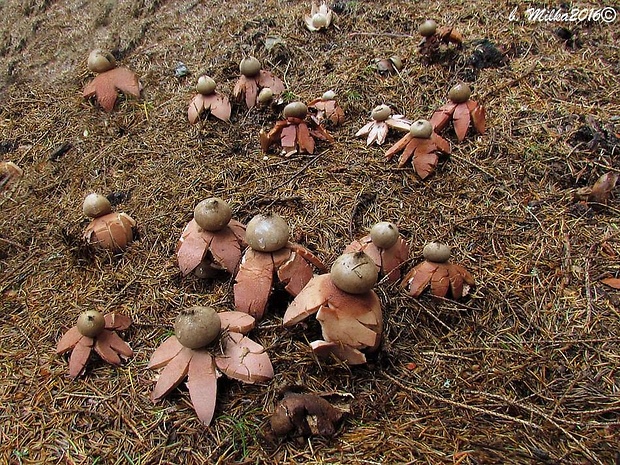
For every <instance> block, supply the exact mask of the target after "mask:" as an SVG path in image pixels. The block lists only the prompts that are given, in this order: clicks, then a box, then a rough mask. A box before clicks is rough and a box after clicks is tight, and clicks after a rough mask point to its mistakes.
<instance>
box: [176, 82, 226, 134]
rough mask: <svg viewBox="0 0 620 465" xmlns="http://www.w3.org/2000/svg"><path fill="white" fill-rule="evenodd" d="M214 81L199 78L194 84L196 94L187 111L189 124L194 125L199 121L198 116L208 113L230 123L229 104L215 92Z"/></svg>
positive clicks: (224, 97)
mask: <svg viewBox="0 0 620 465" xmlns="http://www.w3.org/2000/svg"><path fill="white" fill-rule="evenodd" d="M215 86H216V84H215V81H214V80H213V79H212V78H210V77H209V76H204V75H203V76H200V77H199V78H198V83H197V84H196V91H197V92H198V93H197V94H196V95H195V96H194V98H193V99H192V101H191V102H190V104H189V108H188V109H187V119H188V120H189V122H190V124H195V123H197V122H198V120H199V119H200V115H202V114H203V113H206V112H209V113H211V114H212V115H213V116H215V117H216V118H218V119H220V120H222V121H225V122H229V121H230V113H231V108H230V102H229V101H228V97H226V96H225V95H222V94H218V93H217V92H215Z"/></svg>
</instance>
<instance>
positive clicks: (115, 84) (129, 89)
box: [83, 50, 142, 113]
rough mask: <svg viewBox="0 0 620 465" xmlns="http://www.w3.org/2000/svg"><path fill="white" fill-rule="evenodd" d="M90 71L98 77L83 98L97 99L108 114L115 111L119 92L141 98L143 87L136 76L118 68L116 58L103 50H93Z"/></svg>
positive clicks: (88, 87)
mask: <svg viewBox="0 0 620 465" xmlns="http://www.w3.org/2000/svg"><path fill="white" fill-rule="evenodd" d="M88 69H89V70H90V71H92V72H93V73H97V76H96V77H95V78H94V79H93V80H92V81H90V82H89V83H88V84H87V85H86V87H84V92H83V97H84V98H85V99H89V98H91V97H93V96H95V97H96V99H97V102H99V105H101V107H102V108H103V109H104V110H105V111H107V112H108V113H109V112H111V111H112V110H113V109H114V104H115V103H116V99H117V97H118V92H122V93H123V94H126V95H127V94H128V95H133V96H134V97H136V98H139V97H140V92H141V90H142V86H141V85H140V82H139V81H138V76H136V74H135V73H134V72H133V71H131V70H129V69H127V68H122V67H117V66H116V60H115V59H114V56H113V55H112V54H111V53H109V52H105V51H102V50H93V51H92V52H91V53H90V55H89V56H88Z"/></svg>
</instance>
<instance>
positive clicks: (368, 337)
mask: <svg viewBox="0 0 620 465" xmlns="http://www.w3.org/2000/svg"><path fill="white" fill-rule="evenodd" d="M377 276H378V271H377V266H376V265H375V263H374V262H373V261H372V259H371V258H370V257H369V256H368V255H366V254H365V253H364V252H354V253H346V254H344V255H341V256H340V257H339V258H338V259H337V260H336V261H335V262H334V265H333V266H332V269H331V272H330V273H328V274H324V275H319V276H315V277H313V278H312V279H311V280H310V281H309V282H308V284H307V285H306V287H304V288H303V290H302V291H301V292H300V293H299V294H298V295H297V297H295V299H294V300H293V301H292V302H291V304H290V305H289V306H288V308H287V310H286V313H285V314H284V319H283V324H284V326H286V327H288V326H292V325H295V324H297V323H299V322H300V321H303V320H305V319H306V318H307V317H309V316H310V315H313V314H315V313H316V319H317V320H318V321H319V323H320V324H321V328H322V333H323V340H317V341H314V342H312V343H311V344H310V346H311V347H312V350H313V351H314V353H315V354H316V355H317V356H318V357H321V358H328V357H330V356H334V357H336V358H337V359H339V360H342V361H345V362H347V363H349V364H350V365H360V364H363V363H366V355H365V354H364V353H363V352H362V351H366V352H373V351H375V350H377V348H378V347H379V344H380V343H381V333H382V330H383V316H382V312H381V302H380V301H379V297H378V296H377V294H375V292H374V291H373V290H372V287H373V286H374V285H375V284H376V282H377Z"/></svg>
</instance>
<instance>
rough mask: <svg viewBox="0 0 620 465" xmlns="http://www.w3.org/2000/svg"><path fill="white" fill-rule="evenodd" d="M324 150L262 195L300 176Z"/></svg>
mask: <svg viewBox="0 0 620 465" xmlns="http://www.w3.org/2000/svg"><path fill="white" fill-rule="evenodd" d="M324 153H325V152H321V153H319V154H317V155H315V156H314V157H312V159H311V160H310V161H309V162H308V163H306V164H305V165H304V166H302V167H301V168H300V169H299V170H297V171H295V173H293V175H292V176H290V177H289V178H288V179H286V180H284V181H282V182H281V183H280V184H276V185H275V186H273V187H272V188H270V189H269V190H267V192H264V193H263V194H262V195H263V196H265V195H267V194H269V193H271V192H273V191H275V190H278V189H279V188H280V187H282V186H285V185H286V184H288V183H289V182H291V181H292V180H293V179H295V178H297V177H298V176H300V175H301V174H302V173H303V172H304V171H306V170H307V169H308V168H309V167H310V166H312V164H313V163H314V162H315V161H317V160H318V159H319V158H320V157H321V155H323V154H324ZM254 201H255V200H254V199H252V200H248V201H247V202H245V203H244V204H243V205H242V206H241V208H245V207H247V206H248V205H249V204H250V203H251V202H254Z"/></svg>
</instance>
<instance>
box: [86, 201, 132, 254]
mask: <svg viewBox="0 0 620 465" xmlns="http://www.w3.org/2000/svg"><path fill="white" fill-rule="evenodd" d="M82 210H83V212H84V215H86V216H88V217H90V218H93V220H92V221H91V222H90V224H89V225H88V226H87V227H86V229H85V231H84V234H83V238H84V240H85V241H86V242H87V243H88V244H90V245H92V246H94V247H96V248H101V249H106V250H109V251H110V252H114V253H117V252H122V251H123V250H125V248H126V247H127V245H128V244H129V243H130V242H131V241H133V228H135V226H136V222H135V220H134V219H133V218H131V217H130V216H129V215H127V214H126V213H112V206H111V204H110V201H109V200H108V199H107V198H106V197H104V196H103V195H101V194H96V193H92V194H88V195H87V196H86V198H85V199H84V204H83V206H82Z"/></svg>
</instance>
